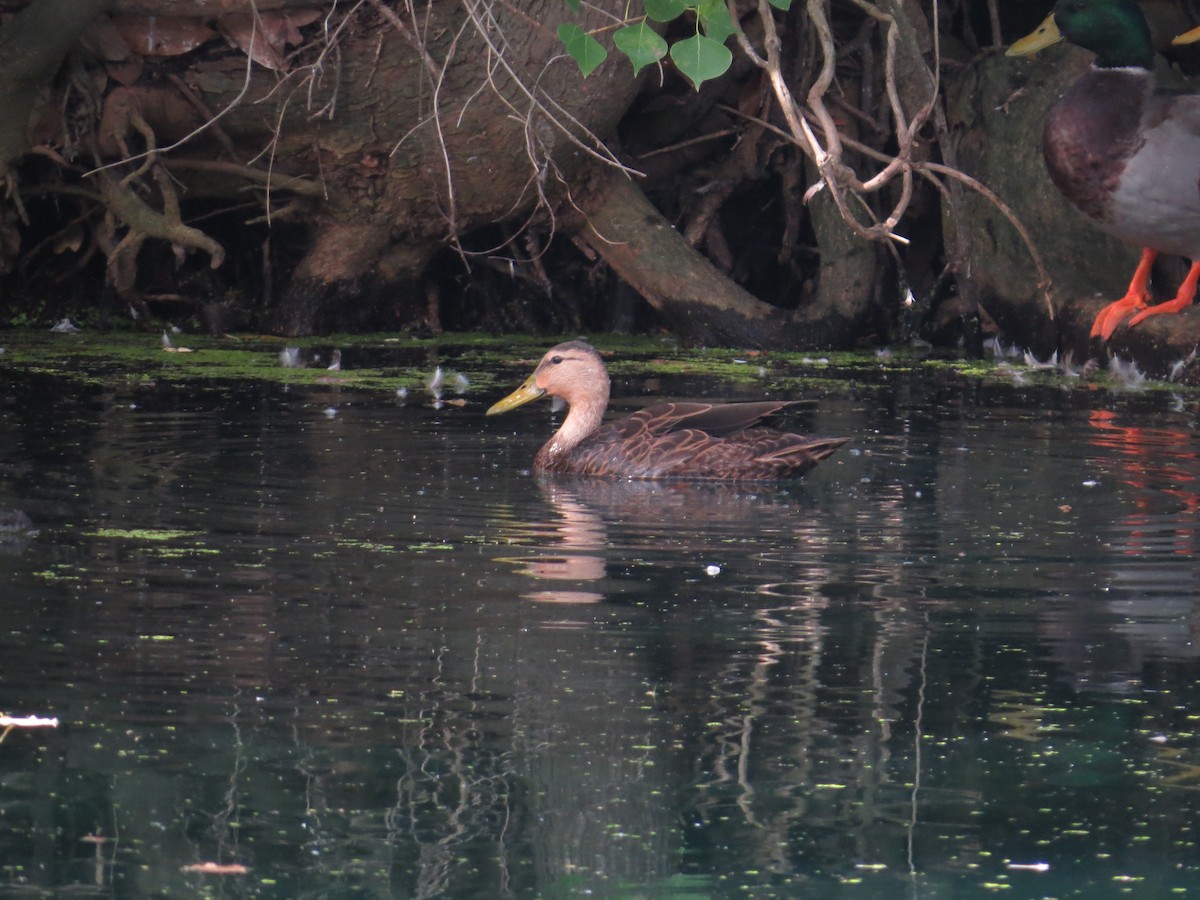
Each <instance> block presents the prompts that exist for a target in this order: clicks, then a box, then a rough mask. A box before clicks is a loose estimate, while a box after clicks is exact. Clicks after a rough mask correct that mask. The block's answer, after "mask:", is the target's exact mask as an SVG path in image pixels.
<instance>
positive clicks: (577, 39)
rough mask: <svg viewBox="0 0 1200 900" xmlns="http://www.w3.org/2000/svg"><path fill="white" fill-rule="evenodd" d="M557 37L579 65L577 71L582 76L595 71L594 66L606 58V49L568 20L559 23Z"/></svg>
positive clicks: (585, 76)
mask: <svg viewBox="0 0 1200 900" xmlns="http://www.w3.org/2000/svg"><path fill="white" fill-rule="evenodd" d="M558 39H559V40H560V41H562V42H563V46H564V47H566V48H567V52H568V53H569V54H571V59H573V60H575V62H576V64H577V65H578V66H579V71H580V72H582V73H583V77H584V78H587V77H588V76H589V75H591V74H592V73H593V72H594V71H596V66H598V65H600V63H602V62H604V60H605V59H607V58H608V51H606V50H605V49H604V48H603V47H602V46H601V45H600V42H599V41H598V40H596V39H595V38H594V37H592V36H591V35H590V34H588V33H587V32H586V31H584V30H583V29H582V28H580V27H579V26H578V25H574V24H572V23H570V22H566V23H564V24H562V25H559V26H558Z"/></svg>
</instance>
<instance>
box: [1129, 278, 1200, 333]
mask: <svg viewBox="0 0 1200 900" xmlns="http://www.w3.org/2000/svg"><path fill="white" fill-rule="evenodd" d="M1198 281H1200V262H1194V263H1192V267H1191V268H1190V269H1188V273H1187V277H1186V278H1185V279H1183V283H1182V284H1181V285H1179V293H1177V294H1176V295H1175V299H1174V300H1168V301H1166V302H1165V303H1160V304H1158V305H1157V306H1148V307H1146V308H1145V309H1143V310H1142V311H1141V312H1139V313H1138V314H1137V315H1135V316H1134V317H1133V318H1132V319H1130V320H1129V327H1130V328H1132V327H1133V326H1134V325H1136V324H1137V323H1138V322H1141V321H1142V320H1144V319H1148V318H1149V317H1150V316H1161V315H1163V314H1166V313H1177V312H1181V311H1182V310H1185V309H1187V308H1188V307H1189V306H1191V305H1192V301H1193V300H1195V299H1196V283H1197V282H1198Z"/></svg>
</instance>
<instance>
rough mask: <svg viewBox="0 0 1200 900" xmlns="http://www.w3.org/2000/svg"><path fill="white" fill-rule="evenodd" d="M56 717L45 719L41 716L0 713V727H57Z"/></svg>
mask: <svg viewBox="0 0 1200 900" xmlns="http://www.w3.org/2000/svg"><path fill="white" fill-rule="evenodd" d="M57 727H58V719H47V718H44V717H42V716H5V715H0V728H57Z"/></svg>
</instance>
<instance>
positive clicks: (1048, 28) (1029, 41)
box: [1004, 13, 1200, 56]
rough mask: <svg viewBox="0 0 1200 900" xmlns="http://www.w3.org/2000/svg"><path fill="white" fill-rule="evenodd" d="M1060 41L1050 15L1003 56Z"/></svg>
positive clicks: (1025, 53) (1017, 53) (1052, 17)
mask: <svg viewBox="0 0 1200 900" xmlns="http://www.w3.org/2000/svg"><path fill="white" fill-rule="evenodd" d="M1198 30H1200V29H1198ZM1190 33H1191V32H1189V34H1190ZM1062 39H1063V36H1062V32H1060V31H1059V30H1058V25H1057V23H1055V21H1054V13H1050V15H1048V16H1046V18H1045V20H1043V22H1042V24H1041V25H1039V26H1038V27H1037V28H1035V29H1034V30H1033V31H1031V32H1029V34H1027V35H1025V37H1023V38H1021V39H1020V40H1016V41H1013V43H1012V45H1011V46H1010V47H1009V48H1008V50H1006V51H1005V52H1004V55H1005V56H1029V55H1030V54H1032V53H1037V52H1038V51H1039V50H1045V49H1046V48H1047V47H1050V46H1053V45H1054V44H1057V43H1058V42H1059V41H1061V40H1062ZM1176 40H1179V38H1176ZM1196 40H1200V36H1197V37H1196Z"/></svg>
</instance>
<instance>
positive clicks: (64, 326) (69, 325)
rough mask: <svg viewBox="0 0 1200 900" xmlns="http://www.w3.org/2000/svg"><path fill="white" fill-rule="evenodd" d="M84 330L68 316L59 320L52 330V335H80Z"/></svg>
mask: <svg viewBox="0 0 1200 900" xmlns="http://www.w3.org/2000/svg"><path fill="white" fill-rule="evenodd" d="M82 330H83V329H81V328H80V327H79V326H78V325H76V324H75V323H74V322H72V321H71V319H70V317H69V316H68V317H67V318H65V319H59V320H58V322H57V323H56V324H55V326H54V327H53V328H51V329H50V332H51V333H52V334H78V333H79V332H80V331H82Z"/></svg>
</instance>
